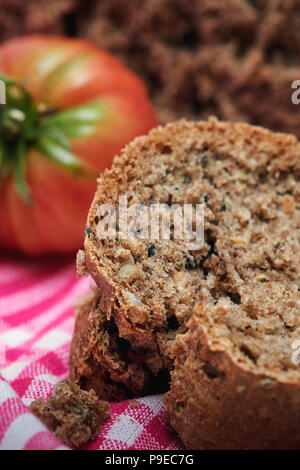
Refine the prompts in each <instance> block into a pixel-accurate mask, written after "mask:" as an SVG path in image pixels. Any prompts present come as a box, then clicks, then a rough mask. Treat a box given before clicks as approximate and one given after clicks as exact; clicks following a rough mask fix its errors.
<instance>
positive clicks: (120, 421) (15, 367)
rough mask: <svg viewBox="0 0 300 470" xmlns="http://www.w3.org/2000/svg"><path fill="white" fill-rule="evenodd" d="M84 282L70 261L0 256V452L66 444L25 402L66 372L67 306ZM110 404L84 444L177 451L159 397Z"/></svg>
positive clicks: (70, 323)
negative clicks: (97, 431) (106, 415)
mask: <svg viewBox="0 0 300 470" xmlns="http://www.w3.org/2000/svg"><path fill="white" fill-rule="evenodd" d="M90 282H91V281H90V280H88V279H76V277H75V270H74V260H73V259H68V260H66V259H64V260H61V259H60V260H49V259H48V260H43V261H41V260H39V261H37V260H25V259H19V258H18V259H17V258H16V259H12V258H7V257H3V256H2V257H1V258H0V449H31V450H32V449H35V450H37V449H38V450H43V449H44V450H49V449H67V447H66V446H65V445H64V444H63V443H62V442H60V441H59V440H58V439H57V438H56V437H55V436H54V435H53V434H52V433H51V432H50V431H48V430H47V429H46V428H45V426H44V425H43V424H42V423H41V422H40V421H39V420H38V419H37V418H36V417H35V416H33V415H32V414H31V413H30V411H29V409H28V405H29V404H30V403H31V402H32V401H33V400H34V399H36V398H38V397H45V398H47V397H48V396H49V395H50V393H51V391H52V389H53V388H54V384H55V383H56V382H57V381H59V380H61V379H63V378H65V377H66V376H67V375H68V355H69V344H70V340H71V337H72V331H73V328H74V315H73V311H72V304H73V302H74V301H75V300H76V298H77V296H78V295H80V294H81V293H83V292H86V291H87V290H88V288H89V283H90ZM110 406H111V416H110V418H109V419H108V420H107V421H106V422H105V424H104V426H103V429H102V432H101V435H100V436H98V438H97V439H96V440H95V441H93V442H91V443H89V444H87V445H86V446H84V448H85V449H151V450H153V449H157V450H164V449H170V450H171V449H174V450H176V449H182V445H181V443H180V442H179V440H178V439H177V437H176V436H175V434H173V433H172V432H171V431H170V430H169V429H168V428H167V427H166V425H165V424H164V421H163V403H162V397H161V396H152V397H144V398H140V399H138V402H137V404H136V406H132V405H131V404H130V402H129V401H124V402H121V403H111V404H110Z"/></svg>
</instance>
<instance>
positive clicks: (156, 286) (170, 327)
mask: <svg viewBox="0 0 300 470" xmlns="http://www.w3.org/2000/svg"><path fill="white" fill-rule="evenodd" d="M120 196H126V198H127V200H128V206H130V207H131V205H134V204H137V205H138V207H140V208H145V207H146V208H149V207H152V205H153V204H158V203H160V204H164V208H165V209H164V210H167V208H168V207H171V206H173V204H179V205H180V207H182V206H183V204H192V205H193V206H194V205H196V204H203V205H204V245H203V246H202V247H192V248H191V247H190V246H189V244H187V241H186V240H184V239H180V238H178V237H175V236H174V234H173V235H171V237H170V239H161V238H160V239H153V238H146V237H145V238H142V237H141V236H140V234H141V233H143V232H142V230H144V229H145V227H144V225H142V224H141V223H140V224H138V225H139V227H138V228H137V230H136V232H135V238H132V237H127V238H126V237H125V238H124V237H122V236H118V232H117V234H116V236H115V238H113V239H111V238H110V239H103V237H102V238H101V237H99V234H100V235H101V233H100V231H99V227H102V225H103V220H104V219H105V215H103V212H101V211H102V209H103V204H109V205H111V206H114V207H118V204H119V197H120ZM99 208H100V209H99ZM110 210H111V209H106V212H104V214H106V213H108V212H109V211H110ZM112 212H113V211H112ZM121 222H122V220H117V223H116V228H117V229H120V228H121ZM138 222H140V220H138ZM172 223H173V225H174V224H175V219H174V218H173V219H172ZM102 228H103V227H102ZM299 229H300V144H299V143H298V141H297V139H296V138H295V137H293V136H291V135H284V134H278V133H273V132H270V131H268V130H265V129H262V128H259V127H254V126H249V125H247V124H231V123H224V122H219V121H217V120H216V119H214V118H212V119H210V120H209V121H208V122H200V123H188V122H186V121H180V122H178V123H174V124H169V125H167V126H166V127H158V128H156V129H154V130H152V131H151V132H150V134H149V135H148V136H145V137H140V138H137V139H136V140H134V141H133V142H132V143H131V144H129V145H128V146H127V147H126V148H125V149H124V151H123V152H122V154H121V156H120V157H118V158H116V159H115V162H114V165H113V167H112V169H111V170H109V171H106V172H105V173H104V174H103V175H101V176H100V178H99V180H98V189H97V192H96V195H95V198H94V201H93V203H92V206H91V209H90V212H89V216H88V224H87V231H86V238H85V254H84V253H83V252H80V254H79V260H80V263H79V265H80V266H81V269H79V271H81V273H83V272H84V271H85V269H86V270H87V271H88V272H89V273H90V274H91V275H92V277H93V278H94V280H95V282H96V284H97V285H98V288H99V292H100V297H99V299H98V300H97V311H98V312H103V313H102V315H103V318H104V317H105V320H104V321H105V322H106V323H105V325H106V326H104V331H106V332H108V331H109V327H108V326H107V322H111V321H113V324H114V333H113V335H115V337H116V336H119V337H121V338H122V339H123V340H126V341H127V343H126V344H127V345H128V348H129V349H131V350H133V351H135V352H137V351H138V357H139V367H140V368H141V369H142V370H143V371H147V372H148V373H150V374H152V375H153V376H155V375H157V374H159V373H161V371H164V370H170V369H172V367H173V364H174V357H176V362H175V369H174V371H173V374H172V383H171V390H170V392H169V393H168V395H167V398H166V403H167V415H168V419H169V421H170V422H171V424H172V425H173V426H174V427H175V429H176V430H177V431H178V432H179V434H180V435H181V436H182V438H183V440H184V442H185V444H186V446H187V447H190V448H198V447H208V448H215V447H216V448H217V447H231V446H237V447H240V448H246V447H255V446H256V445H258V446H259V447H262V448H268V447H270V446H272V445H274V446H276V447H280V446H281V445H283V446H286V444H287V440H286V438H285V437H284V436H283V434H282V432H281V429H282V430H284V432H285V433H287V428H288V426H289V423H290V425H291V429H292V430H293V431H292V432H294V431H295V426H296V421H297V420H296V419H295V420H293V419H292V416H293V414H295V416H297V419H298V421H299V418H300V414H299V406H298V401H297V400H298V398H297V393H298V392H296V391H299V393H300V372H299V370H298V366H297V364H295V363H294V361H293V349H292V348H293V344H294V343H293V342H294V341H297V339H298V335H299V339H300V328H299V326H300V325H299V318H300V311H299V297H298V296H299V294H298V292H299V288H300V281H299V266H300V250H299V248H300V236H299V233H300V232H299ZM82 267H83V268H84V269H82ZM89 321H90V320H89ZM77 324H78V326H77V332H76V334H75V335H76V336H77V339H76V341H77V344H80V342H82V343H83V344H86V341H88V342H89V346H88V347H87V349H86V348H85V349H84V350H83V353H82V352H80V351H82V349H80V347H78V348H75V349H77V351H78V354H75V353H74V349H73V359H72V358H71V363H72V364H73V366H72V367H73V369H74V370H75V369H76V370H77V371H78V373H77V380H83V381H84V380H86V379H84V377H86V376H87V375H88V376H89V377H90V379H89V380H91V382H90V385H91V386H92V387H93V388H95V389H97V387H98V390H99V391H100V392H98V393H99V396H100V397H101V398H104V397H106V396H107V395H105V396H103V394H102V392H101V387H102V385H101V383H102V381H103V378H102V377H103V374H102V372H101V370H102V364H103V363H104V362H105V361H104V360H103V358H102V356H101V354H99V356H98V359H97V361H96V362H93V361H89V359H87V358H88V357H89V354H90V353H92V355H94V353H93V351H94V350H95V346H94V344H93V341H91V342H90V338H92V337H93V335H94V333H93V332H94V331H97V332H98V331H99V328H98V326H97V325H98V324H97V322H95V321H94V320H93V322H92V324H91V326H86V324H85V322H83V326H80V324H79V320H77ZM100 330H101V328H100ZM85 332H87V333H85ZM206 333H207V334H206ZM97 334H98V333H97ZM113 335H112V336H113ZM81 336H82V338H83V339H80V337H81ZM100 336H101V333H100ZM84 337H86V338H87V339H84ZM106 337H107V338H108V337H110V334H109V333H108V336H106ZM206 343H207V344H206ZM100 344H101V347H103V344H105V341H103V340H99V341H98V343H97V346H96V350H98V348H99V345H100ZM87 350H88V351H89V354H87V355H86V351H87ZM115 350H116V351H117V352H119V350H120V347H119V346H118V345H116V348H115ZM123 352H124V351H123ZM125 355H126V353H125ZM82 356H84V358H85V359H84V361H85V366H84V367H86V364H90V370H88V372H86V369H85V368H82V369H81V366H82ZM123 357H124V356H123ZM127 357H128V356H127ZM125 363H127V359H126V360H125ZM111 367H112V366H111V365H109V366H108V367H106V370H108V369H110V368H111ZM125 367H128V366H127V365H126V366H125ZM141 369H139V370H141ZM99 371H100V372H99ZM98 374H99V376H98ZM80 377H83V378H82V379H80ZM203 377H204V380H203V382H202V383H201V384H200V383H199V380H200V379H201V380H202V379H203ZM112 380H113V381H115V380H116V379H115V378H113V379H112ZM93 381H94V382H93ZM117 381H119V379H117ZM123 383H124V382H123ZM270 383H272V384H273V385H272V386H270V387H269V385H268V384H270ZM97 384H98V385H97ZM128 384H129V382H128V383H127V384H126V386H127V387H129V389H130V388H131V390H132V392H133V394H136V393H139V392H138V390H137V389H136V388H134V389H132V387H133V386H132V385H130V384H129V385H128ZM251 384H253V390H252V388H251V387H252V386H250V385H251ZM260 385H261V386H262V388H261V389H259V388H257V387H259V386H260ZM219 386H220V394H218V391H217V390H218V387H219ZM244 386H245V387H246V389H247V390H248V391H249V390H250V391H249V392H247V394H246V395H245V397H246V398H245V399H244V401H243V400H242V399H241V403H243V406H244V407H245V408H244V411H242V409H241V408H240V406H239V404H238V403H237V402H238V400H239V399H240V398H239V397H240V395H239V394H240V393H241V392H240V391H241V390H243V389H244ZM134 387H135V386H134ZM256 389H257V390H258V395H259V396H258V397H257V398H256V399H255V396H256V392H255V390H256ZM237 390H238V391H237ZM261 390H263V392H261ZM206 392H207V398H206V401H205V400H204V401H203V403H204V405H202V404H201V403H200V402H201V401H202V400H203V396H204V395H205V394H206ZM107 393H108V394H109V393H110V392H109V391H108V392H107ZM230 393H232V397H235V399H233V398H232V399H231V400H229V399H228V403H229V404H228V406H227V405H226V403H225V401H224V400H225V399H226V400H227V398H226V397H227V395H228V394H230ZM241 396H242V395H241ZM275 396H276V397H277V398H278V400H279V404H280V406H279V405H278V406H279V409H280V414H279V415H278V416H277V417H276V419H274V425H275V428H276V429H274V432H273V431H272V432H271V431H270V429H269V428H271V427H272V426H273V421H272V413H273V412H274V400H275V398H274V397H275ZM259 397H261V398H259ZM275 401H276V400H275ZM216 403H220V404H219V406H216ZM287 403H288V404H289V406H290V408H291V410H290V411H286V412H284V410H285V407H286V404H287ZM211 406H214V407H215V408H214V409H213V410H211ZM292 410H293V411H292ZM205 412H206V413H207V426H208V429H207V433H206V434H205V432H206V431H205V427H203V426H202V424H201V420H202V419H203V417H205ZM223 412H224V413H225V415H223ZM249 413H250V415H251V416H254V417H255V418H253V420H252V421H253V422H254V421H255V422H256V421H257V424H256V425H255V426H256V427H255V426H254V425H253V427H252V428H251V419H250V418H249ZM264 416H266V418H264ZM223 421H224V422H225V423H226V426H227V427H228V426H229V425H230V426H231V429H230V431H228V432H227V431H226V432H227V436H228V437H226V433H225V434H224V436H223V439H222V438H221V436H220V433H221V431H220V430H219V431H218V428H219V427H220V426H221V424H222V422H223ZM235 423H236V427H235ZM281 425H282V426H281ZM249 426H250V428H249V431H248V432H247V433H246V428H247V429H248V427H249ZM259 426H261V427H262V428H263V429H264V431H261V434H259V433H257V436H262V435H264V436H265V440H264V441H263V440H262V441H261V442H258V439H257V440H255V436H256V428H259ZM197 428H201V429H203V433H202V431H201V430H199V432H196V431H197ZM237 429H238V432H236V430H237ZM241 433H244V438H242V437H241V438H240V437H239V435H240V434H241ZM268 433H269V434H268ZM294 434H297V433H295V432H294ZM298 434H299V433H298ZM233 435H234V436H235V438H234V437H233ZM268 435H269V436H270V438H269V437H268ZM205 436H206V438H205ZM296 439H297V438H296V437H294V440H293V441H291V443H292V444H291V445H292V446H293V445H294V444H293V443H294V442H296ZM297 442H298V441H297ZM233 443H234V444H233ZM272 443H273V444H272Z"/></svg>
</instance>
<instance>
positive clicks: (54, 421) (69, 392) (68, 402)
mask: <svg viewBox="0 0 300 470" xmlns="http://www.w3.org/2000/svg"><path fill="white" fill-rule="evenodd" d="M30 410H31V411H32V413H34V414H35V415H36V416H37V417H38V418H39V419H40V420H41V421H42V422H43V423H44V424H45V426H47V427H48V428H49V429H50V430H51V431H52V432H53V433H54V434H55V436H56V437H58V438H59V439H61V440H62V441H63V442H65V443H66V444H68V445H70V446H74V447H79V446H80V445H81V444H83V443H85V442H87V441H89V440H91V439H94V438H95V437H96V436H97V435H98V434H99V433H100V431H101V427H102V422H103V421H104V420H105V419H106V418H108V416H109V415H110V407H109V404H108V403H107V402H101V403H100V402H99V399H98V397H97V395H96V394H95V392H94V391H93V390H91V391H89V392H87V391H85V390H81V389H80V388H79V387H78V385H77V384H75V383H73V382H72V381H70V380H69V379H65V380H61V381H60V382H58V383H57V384H56V385H55V387H54V390H53V392H52V395H51V396H50V397H49V398H48V400H47V401H46V400H45V399H44V398H38V399H37V400H34V401H33V402H32V403H31V405H30Z"/></svg>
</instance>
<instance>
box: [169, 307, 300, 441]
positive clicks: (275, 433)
mask: <svg viewBox="0 0 300 470" xmlns="http://www.w3.org/2000/svg"><path fill="white" fill-rule="evenodd" d="M174 354H175V356H176V361H175V368H174V370H173V371H172V373H171V386H170V391H169V392H168V393H166V395H165V396H164V403H165V416H166V419H167V421H168V422H169V424H170V425H171V426H172V427H173V428H174V429H175V430H176V431H177V432H178V433H179V435H180V437H181V439H182V440H183V442H184V444H185V446H186V447H187V448H188V449H299V446H300V435H299V419H300V383H299V380H298V381H296V380H295V381H292V380H289V381H286V380H285V379H284V377H283V376H282V377H280V376H278V377H277V379H275V378H274V377H273V376H270V375H267V374H261V373H258V372H255V371H254V370H249V368H247V366H246V365H245V364H243V363H241V362H239V361H238V359H237V357H236V356H234V354H233V352H232V351H231V350H230V349H228V345H224V344H222V343H221V342H220V341H219V342H218V341H217V340H216V339H215V338H214V337H212V336H211V334H209V331H208V328H207V327H206V326H205V325H204V324H203V322H202V321H201V319H200V318H199V317H198V316H197V315H194V316H193V317H192V318H191V320H190V322H189V331H188V333H187V334H186V335H180V336H178V337H177V339H176V343H175V346H174Z"/></svg>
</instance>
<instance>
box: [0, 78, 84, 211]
mask: <svg viewBox="0 0 300 470" xmlns="http://www.w3.org/2000/svg"><path fill="white" fill-rule="evenodd" d="M0 79H1V80H3V81H4V82H5V83H6V90H7V96H6V105H4V107H1V108H0V144H1V145H0V179H1V178H2V179H3V178H7V177H9V176H10V175H12V176H13V177H14V180H15V186H16V189H17V191H18V193H19V195H20V197H21V198H22V200H23V201H24V202H25V203H26V204H27V205H30V206H32V205H33V201H32V197H31V193H30V189H29V186H28V183H27V181H26V158H27V154H28V150H29V148H36V149H37V150H38V151H40V153H41V155H43V156H44V157H45V158H48V159H50V160H52V161H53V162H55V163H56V164H59V165H61V166H63V167H65V168H67V169H68V170H72V171H81V172H83V171H84V170H83V167H82V165H81V162H80V161H79V160H78V159H77V157H76V156H75V155H74V154H73V153H72V151H71V148H70V142H69V140H68V138H67V136H66V135H65V133H64V132H63V131H62V129H61V128H59V127H57V126H56V125H55V124H53V123H51V118H53V117H54V116H55V114H56V113H57V112H58V109H57V108H56V107H53V106H51V107H45V105H44V106H42V108H43V109H41V105H40V106H36V105H35V104H34V102H33V100H32V97H31V95H30V93H29V92H28V91H27V90H26V88H25V86H24V85H22V84H18V83H17V82H15V81H14V80H11V79H9V78H7V77H3V76H2V75H0Z"/></svg>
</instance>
